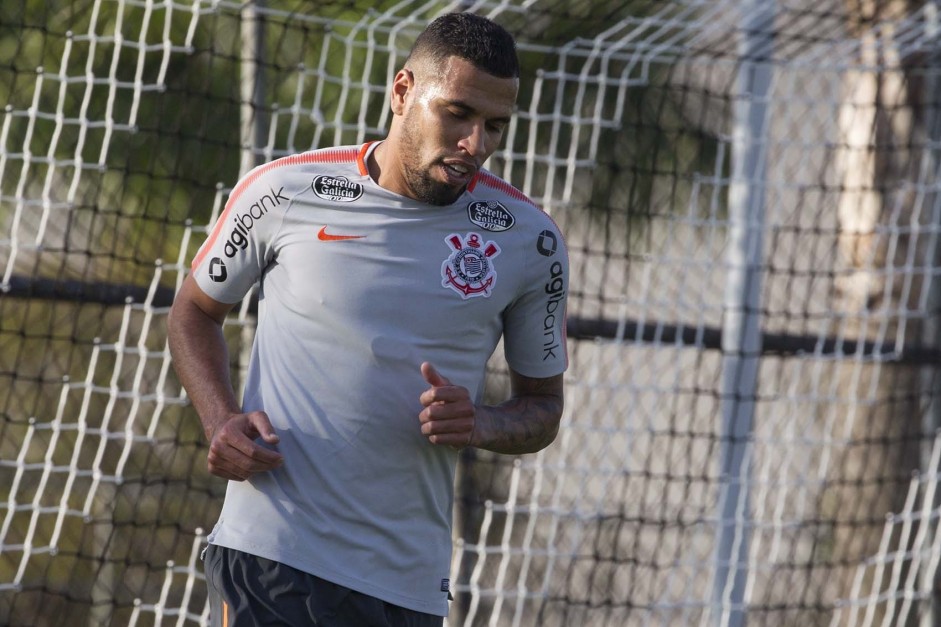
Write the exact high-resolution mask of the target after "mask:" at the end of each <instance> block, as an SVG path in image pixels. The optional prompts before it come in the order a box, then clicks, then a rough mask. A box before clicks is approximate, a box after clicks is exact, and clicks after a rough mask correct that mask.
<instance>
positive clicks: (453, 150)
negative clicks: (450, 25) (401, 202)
mask: <svg viewBox="0 0 941 627" xmlns="http://www.w3.org/2000/svg"><path fill="white" fill-rule="evenodd" d="M409 81H411V84H410V86H409V87H408V89H407V90H403V93H404V97H403V98H402V100H401V102H400V103H399V104H400V105H401V107H400V109H401V110H400V111H396V112H397V113H400V115H402V120H401V122H402V125H401V144H400V147H401V152H400V154H399V155H398V159H399V160H400V163H401V170H402V171H401V176H402V180H401V181H399V182H400V183H401V185H402V189H400V190H394V191H399V192H400V193H402V194H404V195H406V196H409V197H412V198H415V199H417V200H420V201H422V202H426V203H428V204H433V205H449V204H451V203H453V202H455V201H456V200H457V199H458V197H460V195H461V194H462V193H464V190H465V189H466V188H467V184H468V183H470V181H471V179H472V178H473V177H474V175H475V174H476V173H477V171H478V170H479V169H480V168H481V166H482V165H483V163H484V162H485V161H486V160H487V159H488V158H489V157H490V155H491V154H493V152H494V150H496V149H497V146H498V145H499V144H500V141H501V139H502V138H503V132H504V130H505V128H506V125H507V124H508V123H509V121H510V116H511V115H512V113H513V108H514V106H515V104H516V94H517V90H518V87H519V81H518V80H517V79H515V78H497V77H495V76H493V75H491V74H488V73H487V72H484V71H482V70H479V69H477V68H476V67H475V66H474V65H473V64H471V63H470V62H468V61H465V60H463V59H459V58H457V57H451V58H450V59H448V61H447V62H445V64H444V66H443V67H441V68H438V70H437V71H434V70H430V69H429V66H427V65H426V66H424V68H421V66H419V69H417V70H416V71H415V73H412V72H411V71H409V70H402V71H401V72H399V74H398V75H397V76H396V86H399V87H401V86H404V85H405V84H406V83H408V82H409ZM393 108H394V109H395V105H394V106H393Z"/></svg>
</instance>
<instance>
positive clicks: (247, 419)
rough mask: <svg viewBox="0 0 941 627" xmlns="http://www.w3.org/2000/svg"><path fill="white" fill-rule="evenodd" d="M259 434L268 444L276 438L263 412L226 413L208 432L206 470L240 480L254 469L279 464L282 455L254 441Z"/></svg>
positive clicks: (265, 468) (258, 469)
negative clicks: (219, 423)
mask: <svg viewBox="0 0 941 627" xmlns="http://www.w3.org/2000/svg"><path fill="white" fill-rule="evenodd" d="M259 437H260V438H261V439H262V440H264V441H265V442H267V443H268V444H270V445H272V446H274V445H276V444H277V443H278V442H279V441H280V438H279V437H278V434H277V433H275V432H274V427H272V426H271V421H269V420H268V415H267V414H265V412H263V411H253V412H250V413H248V414H233V415H232V416H230V417H229V418H228V420H226V421H225V422H223V423H222V424H221V425H220V426H219V427H218V428H217V429H216V430H215V432H214V433H213V434H212V438H211V440H210V442H209V455H208V458H207V459H208V466H209V472H211V473H212V474H214V475H216V476H217V477H222V478H223V479H230V480H232V481H244V480H245V479H248V478H249V477H251V476H252V475H254V474H255V473H259V472H268V471H269V470H274V469H275V468H279V467H280V466H281V464H283V463H284V457H283V456H282V455H281V453H279V452H277V451H273V450H271V449H270V448H266V447H264V446H262V445H260V444H258V443H257V442H255V440H256V439H257V438H259Z"/></svg>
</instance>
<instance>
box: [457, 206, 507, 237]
mask: <svg viewBox="0 0 941 627" xmlns="http://www.w3.org/2000/svg"><path fill="white" fill-rule="evenodd" d="M467 217H468V219H469V220H470V221H471V222H473V223H474V224H476V225H477V226H479V227H480V228H482V229H486V230H488V231H492V232H500V231H506V230H508V229H510V228H512V226H513V225H514V224H516V218H514V217H513V214H512V213H510V211H509V209H507V208H506V207H504V206H503V205H502V204H500V203H499V202H497V201H495V200H475V201H474V202H472V203H470V204H468V205H467Z"/></svg>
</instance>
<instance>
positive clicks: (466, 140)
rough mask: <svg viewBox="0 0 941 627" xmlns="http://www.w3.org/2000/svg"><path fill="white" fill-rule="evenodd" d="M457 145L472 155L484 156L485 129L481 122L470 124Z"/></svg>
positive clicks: (485, 146)
mask: <svg viewBox="0 0 941 627" xmlns="http://www.w3.org/2000/svg"><path fill="white" fill-rule="evenodd" d="M458 146H459V147H460V148H461V149H462V150H464V151H465V152H467V154H469V155H471V156H473V157H476V158H482V157H485V156H486V155H487V130H486V129H485V128H484V125H483V123H475V124H471V125H470V126H469V127H468V129H467V130H466V131H465V132H464V134H463V137H462V138H461V141H460V142H459V143H458Z"/></svg>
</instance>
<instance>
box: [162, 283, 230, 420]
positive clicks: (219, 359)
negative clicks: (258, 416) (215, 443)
mask: <svg viewBox="0 0 941 627" xmlns="http://www.w3.org/2000/svg"><path fill="white" fill-rule="evenodd" d="M167 328H168V339H169V345H170V353H171V355H172V357H173V366H174V369H175V370H176V372H177V376H178V377H179V378H180V382H181V383H182V384H183V387H184V388H185V389H186V391H187V394H188V395H189V397H190V401H191V402H192V403H193V406H194V407H195V408H196V412H197V414H198V415H199V417H200V420H201V421H202V424H203V429H204V431H205V432H206V436H207V437H208V438H210V439H211V438H212V434H213V433H214V432H215V430H216V429H217V428H218V426H219V424H221V423H222V422H224V420H225V418H226V417H227V416H229V415H231V414H233V413H237V412H239V411H240V408H239V404H238V400H237V399H236V397H235V392H234V391H233V389H232V384H231V379H230V376H229V358H228V349H227V346H226V343H225V338H224V337H223V335H222V326H221V324H219V323H218V322H217V321H215V320H213V319H212V318H211V317H210V316H208V315H206V314H205V313H203V312H202V311H200V310H199V309H198V308H197V307H195V306H194V305H193V304H192V303H186V302H184V303H176V304H174V307H173V310H172V311H171V315H170V317H169V319H168V321H167Z"/></svg>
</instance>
